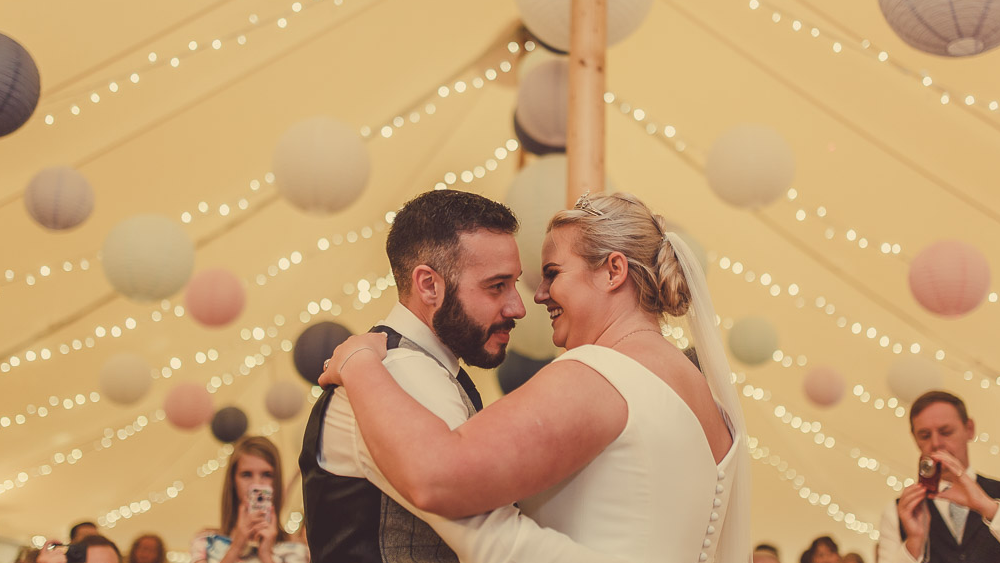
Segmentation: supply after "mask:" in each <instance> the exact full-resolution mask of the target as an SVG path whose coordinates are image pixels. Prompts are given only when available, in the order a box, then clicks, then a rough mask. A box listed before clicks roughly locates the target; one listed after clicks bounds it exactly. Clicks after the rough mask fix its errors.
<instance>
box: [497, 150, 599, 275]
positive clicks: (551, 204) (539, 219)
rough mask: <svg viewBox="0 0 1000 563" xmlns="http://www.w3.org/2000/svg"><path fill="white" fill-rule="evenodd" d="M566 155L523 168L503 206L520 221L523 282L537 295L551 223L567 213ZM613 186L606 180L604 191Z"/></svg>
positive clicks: (518, 244) (519, 242)
mask: <svg viewBox="0 0 1000 563" xmlns="http://www.w3.org/2000/svg"><path fill="white" fill-rule="evenodd" d="M566 167H567V163H566V155H563V154H550V155H547V156H543V157H541V158H537V159H535V160H534V161H532V162H531V163H530V164H528V165H527V166H525V167H524V168H522V169H521V170H520V171H519V172H518V173H517V176H515V177H514V181H513V182H512V183H511V186H510V188H509V189H508V190H507V197H505V198H504V203H506V204H507V206H508V207H510V208H511V209H512V210H514V213H515V214H517V218H518V219H519V220H520V221H521V228H520V230H518V232H517V235H516V238H517V247H518V250H519V251H520V254H521V270H522V273H521V280H523V281H524V284H525V286H526V287H527V288H529V289H530V290H531V294H534V292H535V288H537V287H538V284H540V283H541V281H542V242H543V241H544V240H545V229H546V227H548V226H549V220H551V219H552V216H553V215H555V214H556V212H557V211H562V210H563V209H566V176H567V172H566ZM610 189H611V183H610V182H608V181H607V180H605V191H610Z"/></svg>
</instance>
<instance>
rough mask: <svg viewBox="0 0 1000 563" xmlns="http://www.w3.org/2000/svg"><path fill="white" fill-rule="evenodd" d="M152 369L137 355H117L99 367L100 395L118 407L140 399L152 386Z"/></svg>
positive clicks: (126, 353) (127, 353)
mask: <svg viewBox="0 0 1000 563" xmlns="http://www.w3.org/2000/svg"><path fill="white" fill-rule="evenodd" d="M151 370H152V368H151V367H150V365H149V363H148V362H146V360H144V359H143V358H142V356H139V355H138V354H132V353H129V352H125V353H122V354H117V355H115V356H114V357H112V358H111V359H110V360H108V361H107V362H105V364H104V365H103V366H102V367H101V375H100V379H99V387H100V389H101V394H102V395H104V396H105V397H107V398H108V399H110V400H111V401H113V402H115V403H118V404H120V405H129V404H132V403H134V402H136V401H138V400H139V399H141V398H142V397H143V396H144V395H145V394H146V392H148V391H149V388H150V387H152V385H153V378H152V377H150V371H151Z"/></svg>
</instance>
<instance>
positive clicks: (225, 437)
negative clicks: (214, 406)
mask: <svg viewBox="0 0 1000 563" xmlns="http://www.w3.org/2000/svg"><path fill="white" fill-rule="evenodd" d="M247 426H248V424H247V415H246V413H244V412H243V411H242V410H240V409H239V408H237V407H226V408H224V409H219V412H217V413H215V416H213V417H212V435H213V436H215V438H216V439H217V440H219V441H220V442H225V443H227V444H228V443H230V442H235V441H236V440H239V439H240V438H242V437H243V435H244V434H246V432H247Z"/></svg>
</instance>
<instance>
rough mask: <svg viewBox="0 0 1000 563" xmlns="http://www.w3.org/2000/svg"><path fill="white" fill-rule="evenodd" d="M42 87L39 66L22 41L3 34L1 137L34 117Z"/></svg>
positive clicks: (0, 37)
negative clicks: (22, 44) (32, 115)
mask: <svg viewBox="0 0 1000 563" xmlns="http://www.w3.org/2000/svg"><path fill="white" fill-rule="evenodd" d="M41 90H42V84H41V80H40V79H39V77H38V67H37V66H35V61H34V60H32V58H31V55H29V54H28V51H26V50H25V49H24V47H22V46H21V44H20V43H18V42H17V41H14V40H13V39H11V38H10V37H7V36H6V35H2V34H0V137H3V136H4V135H9V134H10V133H13V132H14V131H16V130H17V129H18V128H20V127H21V126H22V125H24V124H25V122H27V121H28V118H30V117H31V114H32V113H34V112H35V107H37V106H38V95H39V93H40V92H41Z"/></svg>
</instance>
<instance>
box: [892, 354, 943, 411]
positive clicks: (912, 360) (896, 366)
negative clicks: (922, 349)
mask: <svg viewBox="0 0 1000 563" xmlns="http://www.w3.org/2000/svg"><path fill="white" fill-rule="evenodd" d="M942 381H943V377H942V376H941V370H940V369H938V366H937V365H936V364H934V363H933V362H931V361H930V360H926V359H924V358H921V357H919V356H904V357H902V358H900V359H898V360H896V362H895V363H893V364H892V365H891V366H889V373H888V376H887V377H886V382H887V383H888V384H889V389H890V390H892V394H893V395H895V396H897V397H899V399H900V400H902V401H905V402H906V403H912V402H913V401H914V400H916V399H917V397H919V396H921V395H923V394H924V393H926V392H927V391H931V390H933V389H940V388H941V384H942Z"/></svg>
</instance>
